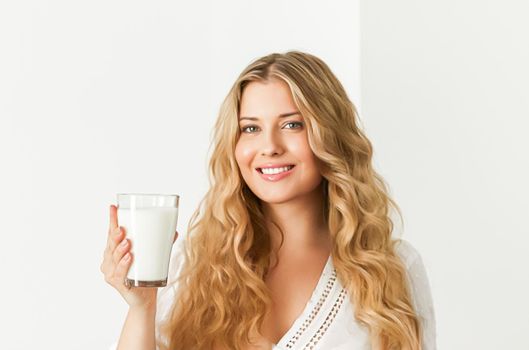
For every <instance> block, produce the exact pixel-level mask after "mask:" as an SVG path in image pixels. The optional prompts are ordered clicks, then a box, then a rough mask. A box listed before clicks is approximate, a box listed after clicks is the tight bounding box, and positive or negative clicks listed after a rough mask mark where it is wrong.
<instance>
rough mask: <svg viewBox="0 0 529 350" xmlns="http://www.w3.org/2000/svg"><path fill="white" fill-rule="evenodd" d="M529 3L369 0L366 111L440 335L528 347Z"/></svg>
mask: <svg viewBox="0 0 529 350" xmlns="http://www.w3.org/2000/svg"><path fill="white" fill-rule="evenodd" d="M528 14H529V5H528V4H527V2H522V1H502V2H500V1H470V0H464V1H461V0H459V1H456V0H451V1H393V2H392V1H383V2H382V1H363V2H361V32H362V40H361V42H362V45H361V46H362V58H361V61H362V69H361V71H362V78H361V81H362V112H363V115H364V119H365V121H366V122H365V124H366V127H367V130H368V133H369V135H370V136H371V139H372V140H373V142H374V144H375V150H376V153H377V156H376V158H377V163H378V164H379V165H380V166H379V167H380V168H381V169H382V170H383V171H382V172H383V174H384V175H385V177H386V179H387V180H388V181H389V183H390V185H391V187H392V189H393V192H394V193H395V196H396V200H397V202H398V203H399V204H400V205H401V207H402V209H403V212H404V216H405V220H406V222H405V223H406V226H405V228H404V230H405V235H406V237H407V238H408V239H409V240H411V241H412V242H414V243H415V246H416V247H417V248H418V249H419V250H420V251H421V253H422V255H423V260H424V261H425V264H426V267H427V270H428V272H429V275H430V280H431V285H432V291H433V298H434V302H435V307H436V312H437V332H438V345H439V348H440V349H481V350H486V349H490V350H496V349H529V340H528V338H527V334H528V333H529V316H528V314H529V300H528V298H527V296H528V295H529V273H528V272H527V269H528V267H529V255H528V254H527V247H528V244H529V229H528V225H527V218H528V217H529V210H528V209H529V205H528V201H527V198H528V196H529V186H528V182H527V181H528V179H529V159H528V157H527V151H528V150H529V138H528V137H527V132H528V130H529V122H528V116H529V103H528V101H529V86H528V83H527V82H528V81H529V67H528V62H529V45H528V40H527V37H528V33H529V22H528V21H527V17H528Z"/></svg>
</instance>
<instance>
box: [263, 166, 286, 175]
mask: <svg viewBox="0 0 529 350" xmlns="http://www.w3.org/2000/svg"><path fill="white" fill-rule="evenodd" d="M293 167H295V165H288V166H286V167H281V168H265V170H264V172H263V168H257V169H256V170H257V171H258V172H260V173H261V174H264V175H275V174H281V173H284V172H286V171H289V170H291V169H292V168H293Z"/></svg>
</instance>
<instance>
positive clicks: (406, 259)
mask: <svg viewBox="0 0 529 350" xmlns="http://www.w3.org/2000/svg"><path fill="white" fill-rule="evenodd" d="M395 250H396V252H397V254H398V255H399V257H400V258H401V260H402V261H403V263H404V265H405V266H406V275H407V278H408V283H409V286H410V292H411V298H412V302H413V307H414V309H415V311H416V312H417V315H418V317H419V320H420V321H421V324H422V327H423V331H422V332H423V334H422V340H423V344H424V347H423V349H425V350H435V349H436V348H437V346H436V321H435V310H434V303H433V298H432V291H431V288H430V282H429V278H428V273H427V270H426V267H425V265H424V263H423V260H422V257H421V254H420V253H419V251H418V250H417V249H416V248H415V247H414V246H413V245H412V244H411V243H410V242H408V241H406V240H403V239H397V242H396V244H395Z"/></svg>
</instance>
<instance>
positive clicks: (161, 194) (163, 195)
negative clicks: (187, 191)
mask: <svg viewBox="0 0 529 350" xmlns="http://www.w3.org/2000/svg"><path fill="white" fill-rule="evenodd" d="M116 196H161V197H176V198H180V196H179V195H177V194H165V193H116Z"/></svg>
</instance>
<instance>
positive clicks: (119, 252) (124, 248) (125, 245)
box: [112, 238, 130, 265]
mask: <svg viewBox="0 0 529 350" xmlns="http://www.w3.org/2000/svg"><path fill="white" fill-rule="evenodd" d="M129 249H130V242H129V240H128V239H126V238H125V239H124V240H122V241H121V243H120V244H119V245H118V246H117V247H116V249H114V252H113V253H112V261H113V262H114V264H116V265H117V264H118V263H119V262H120V260H121V259H122V258H123V256H124V255H125V253H127V252H128V251H129Z"/></svg>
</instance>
